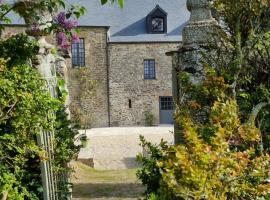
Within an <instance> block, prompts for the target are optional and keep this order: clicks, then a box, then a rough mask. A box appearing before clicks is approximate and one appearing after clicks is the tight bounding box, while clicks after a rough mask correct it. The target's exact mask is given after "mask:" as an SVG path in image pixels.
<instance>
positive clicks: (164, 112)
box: [159, 96, 174, 124]
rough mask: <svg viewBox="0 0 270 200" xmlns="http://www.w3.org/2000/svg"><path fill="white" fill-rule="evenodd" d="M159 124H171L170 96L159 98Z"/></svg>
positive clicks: (171, 100)
mask: <svg viewBox="0 0 270 200" xmlns="http://www.w3.org/2000/svg"><path fill="white" fill-rule="evenodd" d="M159 109H160V112H159V113H160V114H159V116H160V124H173V111H174V103H173V98H172V97H171V96H166V97H160V98H159Z"/></svg>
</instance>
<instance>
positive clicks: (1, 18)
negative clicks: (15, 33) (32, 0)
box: [0, 5, 15, 21]
mask: <svg viewBox="0 0 270 200" xmlns="http://www.w3.org/2000/svg"><path fill="white" fill-rule="evenodd" d="M14 8H15V5H14V6H11V7H10V8H9V9H8V10H7V11H6V12H5V13H3V14H2V15H1V16H0V21H2V20H3V18H4V17H5V16H6V15H7V14H8V13H9V12H10V11H12V10H13V9H14Z"/></svg>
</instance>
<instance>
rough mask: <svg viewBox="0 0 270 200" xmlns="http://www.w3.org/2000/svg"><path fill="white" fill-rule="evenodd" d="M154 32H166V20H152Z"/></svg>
mask: <svg viewBox="0 0 270 200" xmlns="http://www.w3.org/2000/svg"><path fill="white" fill-rule="evenodd" d="M152 32H164V19H163V18H161V17H153V18H152Z"/></svg>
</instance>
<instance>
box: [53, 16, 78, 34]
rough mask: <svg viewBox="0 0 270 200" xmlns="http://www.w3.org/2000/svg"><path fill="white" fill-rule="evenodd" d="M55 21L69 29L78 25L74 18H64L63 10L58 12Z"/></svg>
mask: <svg viewBox="0 0 270 200" xmlns="http://www.w3.org/2000/svg"><path fill="white" fill-rule="evenodd" d="M55 20H56V21H57V23H58V24H59V25H60V26H62V27H63V28H65V29H66V30H68V31H70V30H71V29H73V28H75V27H77V26H78V22H77V21H76V20H68V19H67V18H66V13H65V12H60V13H59V14H58V15H57V17H56V19H55Z"/></svg>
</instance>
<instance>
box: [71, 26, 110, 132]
mask: <svg viewBox="0 0 270 200" xmlns="http://www.w3.org/2000/svg"><path fill="white" fill-rule="evenodd" d="M79 37H81V38H84V41H85V64H86V66H85V67H81V68H72V66H71V60H70V59H69V60H68V66H69V67H68V78H69V80H68V89H69V92H70V108H71V113H73V115H74V112H75V113H76V112H79V113H78V114H79V117H80V119H81V123H82V125H85V126H86V127H87V128H89V127H107V126H109V120H108V118H109V116H108V95H107V94H108V90H107V88H108V85H107V28H106V27H100V28H98V27H96V28H95V27H83V28H80V33H79ZM73 117H74V116H73Z"/></svg>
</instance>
